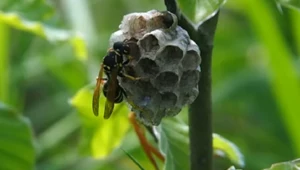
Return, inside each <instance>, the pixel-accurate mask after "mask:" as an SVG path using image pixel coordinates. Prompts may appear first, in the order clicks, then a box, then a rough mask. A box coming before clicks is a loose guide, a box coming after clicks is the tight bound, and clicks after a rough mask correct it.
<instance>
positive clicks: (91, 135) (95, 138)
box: [71, 86, 129, 158]
mask: <svg viewBox="0 0 300 170" xmlns="http://www.w3.org/2000/svg"><path fill="white" fill-rule="evenodd" d="M92 94H93V90H92V89H91V88H90V87H88V86H87V87H84V88H82V89H80V90H79V91H78V92H77V94H76V95H75V96H74V97H73V98H72V99H71V104H72V105H73V106H74V107H76V109H77V110H78V112H79V113H80V118H81V121H82V128H83V133H84V134H83V135H84V136H83V137H82V139H83V140H85V141H83V143H84V144H83V145H84V146H83V147H84V148H85V149H88V150H89V152H90V153H91V154H92V155H93V156H94V157H95V158H104V157H106V156H108V155H109V154H110V153H111V152H112V151H113V150H114V149H115V148H117V147H119V146H120V144H121V142H122V140H123V138H124V136H125V135H126V132H127V131H128V128H129V120H128V113H129V110H128V109H127V107H126V105H125V104H116V105H115V109H114V113H113V114H112V116H111V117H110V119H108V120H105V119H104V118H103V117H102V115H103V114H100V116H99V117H95V116H94V114H93V112H92ZM99 106H100V113H103V112H102V111H101V110H104V107H103V106H105V97H104V96H103V94H102V95H101V97H100V104H99Z"/></svg>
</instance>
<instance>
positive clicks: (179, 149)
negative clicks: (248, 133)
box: [158, 118, 244, 170]
mask: <svg viewBox="0 0 300 170" xmlns="http://www.w3.org/2000/svg"><path fill="white" fill-rule="evenodd" d="M158 132H159V134H160V141H159V148H160V150H161V152H162V153H164V155H165V157H166V163H165V169H167V170H177V169H178V170H181V169H189V166H190V165H189V128H188V126H187V125H186V124H185V123H183V122H182V121H180V120H179V119H177V118H168V119H164V120H163V121H162V123H161V125H160V126H159V127H158ZM213 148H214V153H219V154H220V153H221V152H222V153H223V154H222V156H224V157H226V158H228V159H229V160H230V161H232V162H233V163H235V164H237V165H239V166H243V165H244V160H243V156H242V154H241V153H240V151H239V149H238V148H237V147H236V146H235V145H234V144H233V143H232V142H230V141H228V140H227V139H225V138H223V137H221V136H220V135H218V134H213Z"/></svg>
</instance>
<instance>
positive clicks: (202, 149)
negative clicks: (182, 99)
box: [165, 0, 219, 170]
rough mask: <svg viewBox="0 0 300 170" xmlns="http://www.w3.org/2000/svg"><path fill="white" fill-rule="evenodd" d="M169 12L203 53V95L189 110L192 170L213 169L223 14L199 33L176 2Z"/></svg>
mask: <svg viewBox="0 0 300 170" xmlns="http://www.w3.org/2000/svg"><path fill="white" fill-rule="evenodd" d="M165 5H166V7H167V10H168V11H170V12H172V13H174V14H176V15H177V17H178V24H179V26H181V27H182V28H184V29H185V30H187V31H188V33H189V35H190V37H191V39H192V40H194V41H195V42H196V43H197V45H198V46H199V48H200V51H201V58H202V62H201V65H200V66H201V78H200V80H199V82H198V88H199V95H198V97H197V98H196V100H195V101H194V103H193V104H191V105H190V109H189V136H190V164H191V168H190V169H191V170H201V169H204V170H211V169H212V100H211V62H212V49H213V39H214V34H215V30H216V26H217V22H218V16H219V13H217V14H216V15H214V16H213V17H212V18H210V19H209V20H207V21H205V22H204V23H203V24H201V25H200V26H199V28H197V29H195V28H194V26H193V24H192V23H190V22H189V21H188V20H187V19H186V17H185V16H184V15H182V14H181V13H180V11H179V10H178V7H177V4H176V1H175V0H165Z"/></svg>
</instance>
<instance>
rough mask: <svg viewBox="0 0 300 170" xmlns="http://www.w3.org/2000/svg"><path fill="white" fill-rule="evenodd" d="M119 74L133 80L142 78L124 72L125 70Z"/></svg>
mask: <svg viewBox="0 0 300 170" xmlns="http://www.w3.org/2000/svg"><path fill="white" fill-rule="evenodd" d="M118 75H119V76H120V77H126V78H128V79H130V80H133V81H137V80H140V79H141V77H133V76H131V75H128V74H126V73H123V72H120V73H119V74H118Z"/></svg>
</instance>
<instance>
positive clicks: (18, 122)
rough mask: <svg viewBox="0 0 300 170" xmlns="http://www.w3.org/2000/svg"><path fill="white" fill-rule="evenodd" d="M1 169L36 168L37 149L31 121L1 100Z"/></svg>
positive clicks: (27, 169) (25, 169)
mask: <svg viewBox="0 0 300 170" xmlns="http://www.w3.org/2000/svg"><path fill="white" fill-rule="evenodd" d="M0 160H1V164H0V169H6V170H20V169H24V170H29V169H34V162H35V151H34V147H33V136H32V131H31V125H30V123H29V121H28V120H27V119H26V118H24V117H22V116H21V115H20V114H17V113H16V112H15V111H13V110H12V109H10V108H8V107H7V106H5V105H4V104H2V103H1V102H0Z"/></svg>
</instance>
